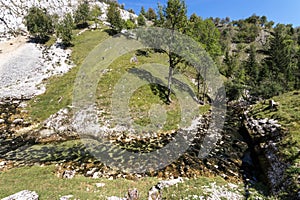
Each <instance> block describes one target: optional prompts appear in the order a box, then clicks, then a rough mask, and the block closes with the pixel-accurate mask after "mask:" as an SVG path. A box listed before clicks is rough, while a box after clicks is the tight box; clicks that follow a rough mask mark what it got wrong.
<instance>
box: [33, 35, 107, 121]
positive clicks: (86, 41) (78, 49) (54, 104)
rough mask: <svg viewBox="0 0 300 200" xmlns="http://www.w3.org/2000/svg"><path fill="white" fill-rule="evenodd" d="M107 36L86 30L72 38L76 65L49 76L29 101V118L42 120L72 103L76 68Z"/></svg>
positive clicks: (73, 57)
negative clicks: (39, 90) (41, 91)
mask: <svg viewBox="0 0 300 200" xmlns="http://www.w3.org/2000/svg"><path fill="white" fill-rule="evenodd" d="M106 38H108V34H107V33H106V32H103V31H100V30H97V31H86V32H84V33H83V34H81V35H79V36H76V37H75V38H74V40H73V44H74V47H72V51H73V53H72V60H73V61H74V63H75V64H76V65H77V67H74V68H73V69H71V70H70V71H69V72H68V73H66V74H64V75H63V76H55V77H51V78H50V79H49V80H47V82H46V92H45V93H44V94H42V95H39V96H37V97H35V98H33V99H32V100H30V101H29V111H30V116H31V118H32V119H33V120H34V121H36V122H42V121H44V120H45V119H47V118H48V117H49V116H50V115H52V114H54V113H56V112H57V111H58V110H60V109H62V108H65V107H66V106H68V105H70V104H71V103H72V95H73V85H74V81H75V78H76V75H77V72H78V69H79V67H78V66H80V65H81V63H82V62H83V60H84V59H85V57H86V56H87V55H88V54H89V52H90V51H91V50H93V49H94V48H95V47H96V46H97V45H98V44H99V43H100V42H101V41H103V40H104V39H106Z"/></svg>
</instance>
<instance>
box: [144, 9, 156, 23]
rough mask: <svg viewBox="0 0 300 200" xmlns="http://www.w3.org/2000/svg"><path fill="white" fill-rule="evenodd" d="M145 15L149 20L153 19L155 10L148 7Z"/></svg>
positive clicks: (154, 18)
mask: <svg viewBox="0 0 300 200" xmlns="http://www.w3.org/2000/svg"><path fill="white" fill-rule="evenodd" d="M145 17H146V18H147V19H148V20H150V21H155V20H156V18H157V16H156V13H155V11H154V10H153V8H149V9H148V11H147V13H146V15H145Z"/></svg>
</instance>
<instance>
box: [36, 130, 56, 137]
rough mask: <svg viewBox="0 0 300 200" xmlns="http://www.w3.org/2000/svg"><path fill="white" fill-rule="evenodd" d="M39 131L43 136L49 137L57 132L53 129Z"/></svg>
mask: <svg viewBox="0 0 300 200" xmlns="http://www.w3.org/2000/svg"><path fill="white" fill-rule="evenodd" d="M39 133H40V137H41V138H48V137H50V136H51V135H53V134H55V131H54V130H52V129H43V130H41V131H40V132H39Z"/></svg>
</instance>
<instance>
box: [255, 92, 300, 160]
mask: <svg viewBox="0 0 300 200" xmlns="http://www.w3.org/2000/svg"><path fill="white" fill-rule="evenodd" d="M299 93H300V91H294V92H289V93H286V94H283V95H280V96H276V97H273V98H272V99H273V100H274V101H275V102H278V103H279V106H278V109H277V110H270V109H268V106H269V105H268V103H266V104H264V103H259V104H257V105H255V106H254V107H253V109H252V111H251V115H252V116H253V117H255V118H259V119H261V118H269V119H276V120H278V121H279V123H280V124H281V125H282V126H283V128H284V129H286V130H287V131H288V135H287V137H285V138H284V141H283V144H286V145H287V144H293V145H287V148H283V149H282V150H283V151H284V154H285V155H287V156H288V157H295V156H296V155H297V154H298V153H299V150H300V94H299ZM266 102H268V101H266ZM286 145H284V146H286Z"/></svg>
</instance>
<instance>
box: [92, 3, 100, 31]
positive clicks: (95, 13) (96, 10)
mask: <svg viewBox="0 0 300 200" xmlns="http://www.w3.org/2000/svg"><path fill="white" fill-rule="evenodd" d="M102 14H103V12H102V10H101V8H100V7H99V6H97V5H96V6H94V7H93V9H92V11H91V14H90V17H91V20H93V21H94V22H95V24H96V28H98V23H99V22H100V20H99V16H101V15H102Z"/></svg>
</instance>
